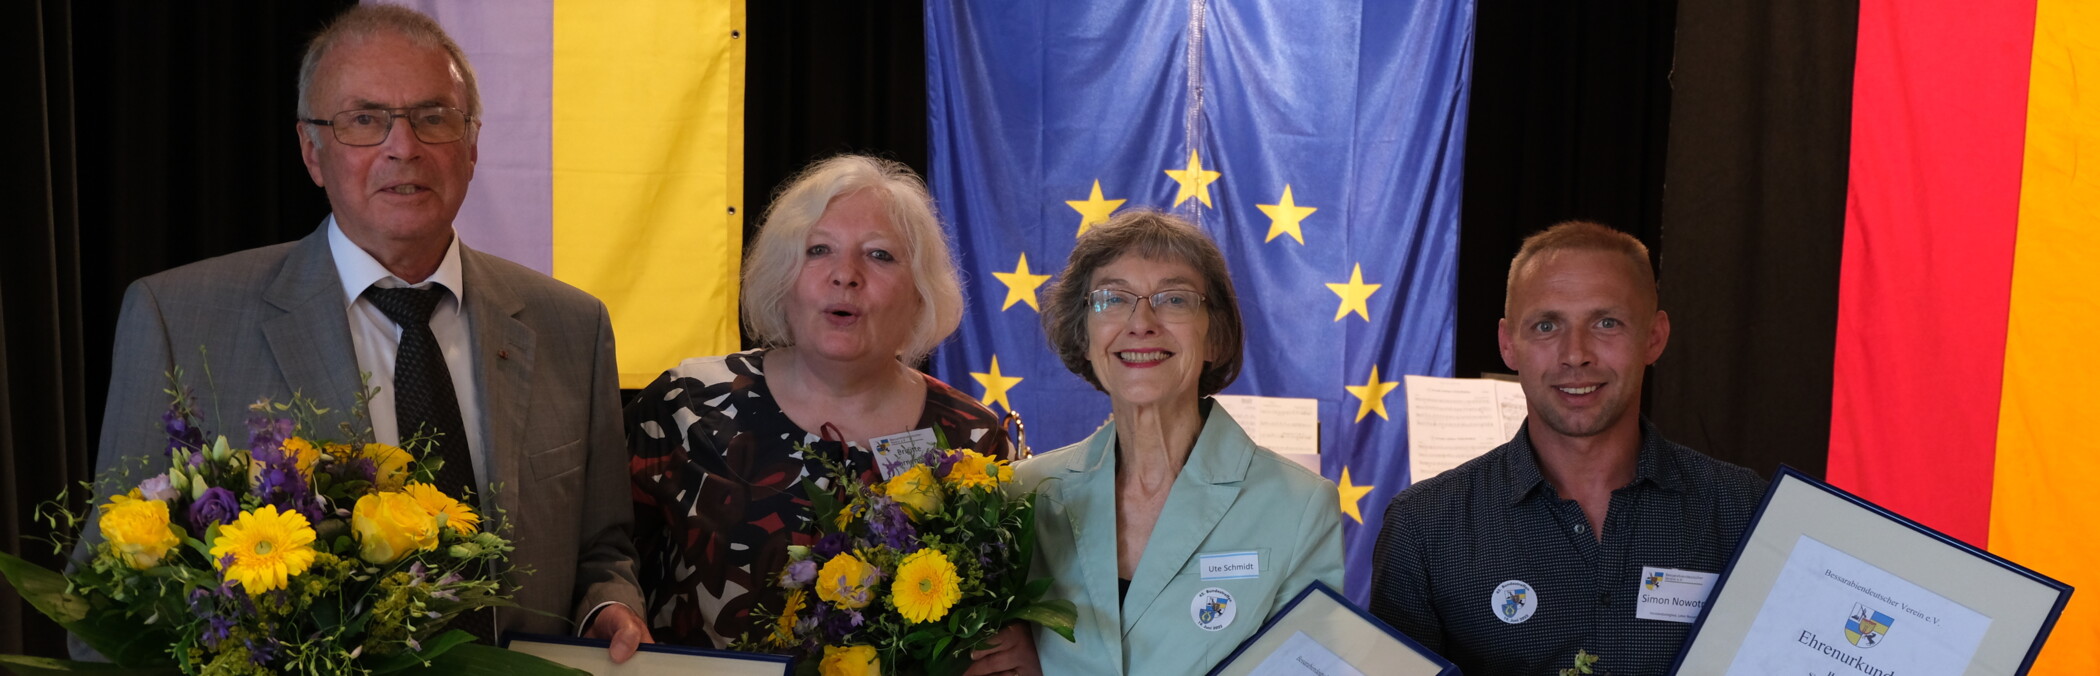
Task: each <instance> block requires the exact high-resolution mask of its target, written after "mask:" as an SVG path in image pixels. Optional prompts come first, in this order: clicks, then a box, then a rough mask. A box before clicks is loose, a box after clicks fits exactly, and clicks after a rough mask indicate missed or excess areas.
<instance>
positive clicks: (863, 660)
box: [817, 645, 882, 676]
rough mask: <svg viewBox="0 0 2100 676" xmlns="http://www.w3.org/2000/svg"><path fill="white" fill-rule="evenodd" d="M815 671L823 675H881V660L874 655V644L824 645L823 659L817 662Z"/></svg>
mask: <svg viewBox="0 0 2100 676" xmlns="http://www.w3.org/2000/svg"><path fill="white" fill-rule="evenodd" d="M817 673H818V674H822V675H823V676H882V660H880V659H878V658H876V656H875V646H871V645H849V646H844V647H840V646H835V645H828V646H824V661H823V662H820V663H818V664H817Z"/></svg>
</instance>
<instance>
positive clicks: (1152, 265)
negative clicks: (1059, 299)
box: [1087, 255, 1211, 408]
mask: <svg viewBox="0 0 2100 676" xmlns="http://www.w3.org/2000/svg"><path fill="white" fill-rule="evenodd" d="M1087 288H1088V289H1115V290H1118V291H1127V292H1130V293H1133V294H1137V295H1139V296H1144V297H1147V298H1144V299H1140V300H1139V301H1137V302H1136V303H1135V307H1134V308H1132V309H1131V311H1130V312H1129V314H1128V315H1127V316H1125V315H1124V313H1123V312H1122V311H1121V310H1115V311H1111V312H1109V313H1106V314H1093V313H1091V311H1089V315H1088V317H1087V361H1088V362H1091V363H1092V364H1093V367H1094V377H1095V378H1096V379H1098V380H1100V382H1101V389H1102V391H1105V392H1107V393H1108V398H1109V400H1110V401H1112V402H1114V404H1115V406H1116V407H1118V408H1121V407H1123V406H1126V405H1128V406H1174V405H1183V404H1186V405H1191V406H1193V405H1194V404H1195V403H1196V399H1197V398H1198V396H1199V395H1200V394H1201V393H1200V392H1199V391H1198V389H1197V384H1198V382H1199V380H1200V379H1201V378H1202V376H1203V364H1204V361H1205V360H1207V359H1209V358H1210V356H1209V355H1210V353H1211V350H1210V313H1209V311H1208V309H1207V308H1201V310H1202V311H1199V312H1197V313H1196V315H1195V316H1194V317H1192V318H1189V319H1186V320H1183V321H1178V322H1175V321H1166V320H1164V319H1161V318H1160V316H1159V313H1158V312H1157V311H1155V310H1154V309H1153V307H1152V302H1151V300H1150V299H1149V297H1150V296H1151V295H1152V294H1155V293H1159V292H1161V291H1171V290H1176V289H1180V290H1188V291H1194V292H1196V293H1199V294H1204V295H1209V290H1208V289H1206V288H1204V284H1203V276H1202V275H1201V274H1199V273H1197V272H1196V269H1195V268H1193V267H1190V266H1189V265H1188V264H1186V263H1182V262H1180V261H1166V260H1152V259H1147V258H1143V257H1139V256H1136V255H1125V256H1123V257H1121V258H1117V259H1115V260H1114V261H1112V262H1110V263H1109V264H1107V265H1103V266H1101V267H1100V268H1097V269H1095V270H1094V274H1093V277H1092V279H1089V280H1088V284H1087Z"/></svg>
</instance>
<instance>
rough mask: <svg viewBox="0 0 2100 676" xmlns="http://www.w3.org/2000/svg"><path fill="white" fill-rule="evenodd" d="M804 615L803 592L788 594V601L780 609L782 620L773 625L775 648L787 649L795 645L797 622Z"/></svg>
mask: <svg viewBox="0 0 2100 676" xmlns="http://www.w3.org/2000/svg"><path fill="white" fill-rule="evenodd" d="M801 614H802V590H800V589H796V590H794V591H790V592H788V593H787V601H786V603H784V604H783V605H782V607H781V609H780V619H779V621H778V622H776V623H775V624H774V625H773V646H774V647H777V648H785V647H788V646H791V645H794V644H795V622H796V621H797V620H800V619H801V618H800V617H799V615H801Z"/></svg>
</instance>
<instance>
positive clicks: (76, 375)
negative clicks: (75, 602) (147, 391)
mask: <svg viewBox="0 0 2100 676" xmlns="http://www.w3.org/2000/svg"><path fill="white" fill-rule="evenodd" d="M0 12H4V14H0V25H4V26H6V28H5V29H4V30H5V31H6V33H5V35H6V37H5V39H0V45H6V46H5V47H0V49H4V50H5V56H4V57H0V63H4V64H6V65H5V66H4V67H5V68H6V69H7V76H6V77H7V81H9V82H14V83H16V84H15V86H14V89H15V91H16V92H18V93H17V98H15V99H14V101H15V103H14V104H13V105H10V106H7V107H6V110H7V113H6V115H7V117H6V118H5V119H6V122H7V128H8V130H9V131H8V133H7V134H5V136H4V137H0V138H5V139H6V140H5V141H4V143H5V145H4V146H0V158H5V159H0V162H5V163H6V164H5V166H6V171H5V175H6V176H7V177H8V180H7V181H5V183H4V187H0V203H5V204H9V205H14V206H15V208H16V211H15V213H13V214H11V215H10V217H9V218H8V221H7V226H6V233H7V235H6V241H5V245H4V246H0V322H4V328H5V331H0V431H4V432H0V516H4V517H5V518H4V521H0V537H4V538H5V540H4V544H0V546H4V548H5V551H6V552H7V553H9V554H13V555H15V556H20V557H23V558H26V559H29V560H30V561H32V562H35V563H38V564H41V565H45V566H51V565H54V564H56V563H58V562H59V561H60V560H62V557H60V556H58V555H57V554H55V553H54V552H53V551H52V548H51V547H50V546H49V545H46V544H44V543H42V542H39V541H37V540H35V539H34V538H38V537H43V536H46V535H48V534H49V533H48V531H47V530H46V529H43V528H39V527H36V525H35V522H34V520H33V518H32V515H33V514H34V511H35V509H36V505H37V503H40V502H42V501H44V500H48V499H51V498H52V497H53V493H55V492H56V488H57V487H61V486H66V485H70V484H72V483H74V482H76V481H79V480H81V479H83V478H85V477H86V476H87V473H88V467H87V465H88V461H87V459H86V457H85V456H84V455H83V454H82V449H85V448H87V446H86V444H87V439H86V435H87V432H86V430H87V423H86V422H85V421H84V420H83V417H84V416H83V414H84V412H85V409H86V407H87V401H88V400H89V399H91V398H93V399H99V397H90V396H88V395H87V394H86V392H85V390H86V378H85V376H84V374H83V373H82V366H81V365H82V363H83V362H84V361H86V360H87V357H86V356H85V355H84V354H83V349H82V329H81V297H80V294H81V270H80V265H81V255H80V231H79V214H78V211H77V205H78V201H77V198H76V194H75V190H76V189H77V187H78V183H77V181H76V180H75V166H74V159H75V156H74V147H73V143H74V137H75V124H74V115H73V111H74V98H73V96H74V92H73V62H72V58H71V53H70V52H71V48H70V45H69V39H68V25H69V24H70V22H71V21H72V19H73V17H72V16H71V15H70V13H69V12H68V8H67V7H66V6H65V5H64V4H63V3H35V2H20V3H8V4H7V5H6V9H5V10H0ZM25 94H26V95H25ZM76 502H77V501H76ZM0 627H5V629H4V630H0V652H4V653H16V654H20V653H23V652H29V651H31V650H36V651H37V652H40V653H41V652H45V651H43V650H41V649H40V648H41V647H42V646H49V645H59V646H63V645H64V644H65V634H64V633H63V632H61V631H60V630H59V629H58V626H57V625H55V624H53V623H51V622H50V621H49V620H46V619H44V617H43V615H40V614H38V613H37V612H36V610H34V609H32V608H30V607H29V605H28V604H26V603H23V602H22V599H21V597H20V596H19V595H17V594H16V593H15V591H14V588H13V587H10V586H5V585H0Z"/></svg>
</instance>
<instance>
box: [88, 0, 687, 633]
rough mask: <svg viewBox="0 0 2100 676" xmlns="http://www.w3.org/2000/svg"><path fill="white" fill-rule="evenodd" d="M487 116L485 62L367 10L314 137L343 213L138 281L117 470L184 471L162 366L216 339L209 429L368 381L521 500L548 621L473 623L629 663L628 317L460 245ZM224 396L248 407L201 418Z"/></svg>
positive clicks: (330, 86) (386, 12) (393, 433)
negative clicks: (282, 237)
mask: <svg viewBox="0 0 2100 676" xmlns="http://www.w3.org/2000/svg"><path fill="white" fill-rule="evenodd" d="M480 105H481V103H480V97H479V93H478V91H477V89H476V87H475V83H474V71H473V68H472V67H471V66H470V65H469V64H468V63H467V59H466V57H465V55H464V54H463V53H462V52H461V51H460V48H459V46H458V45H457V44H455V43H454V42H453V41H452V39H451V38H450V37H448V36H446V35H445V33H444V31H443V30H442V29H441V28H439V27H438V25H437V23H436V22H435V21H433V20H431V19H430V18H429V17H427V16H424V15H422V14H419V13H417V12H414V11H412V10H408V9H404V8H400V7H394V6H387V5H363V6H360V7H356V8H353V9H351V10H349V11H348V12H346V13H344V14H343V15H342V16H340V17H338V18H337V19H336V20H335V21H334V22H333V23H332V24H331V25H330V26H329V27H328V28H327V29H326V30H324V31H323V32H322V33H321V34H320V35H318V36H316V37H315V38H314V40H313V42H312V43H311V44H310V45H309V46H308V48H307V53H306V57H305V61H304V62H303V63H302V66H301V69H300V75H299V118H300V119H299V122H298V124H297V133H298V134H299V140H300V153H301V155H302V156H303V158H304V160H305V163H306V168H307V172H308V173H309V174H311V175H312V177H313V181H314V183H316V184H318V185H320V186H321V187H322V188H323V189H325V190H326V191H327V193H328V201H329V206H330V207H331V209H332V210H333V213H332V214H331V215H330V216H329V217H328V219H327V220H326V221H324V222H323V223H322V224H321V227H320V228H319V229H317V230H315V231H314V233H313V234H311V235H308V236H307V237H306V238H305V239H302V240H299V241H297V242H291V243H287V244H279V245H276V246H269V247H263V248H260V249H253V250H249V251H243V252H239V253H235V254H231V255H227V256H222V257H219V258H214V259H211V260H207V261H203V262H199V263H195V264H191V265H187V266H183V267H180V268H176V269H174V270H169V271H167V272H163V273H160V274H156V275H153V276H150V277H147V278H145V279H141V280H139V281H138V282H137V283H134V284H132V285H131V288H130V289H129V290H128V291H127V292H126V293H125V296H124V309H123V314H122V317H121V319H119V321H118V329H117V331H118V333H117V347H116V354H115V362H114V367H113V368H112V374H111V377H110V389H109V401H108V408H107V411H106V413H105V415H104V418H103V423H102V444H101V451H100V457H99V462H100V464H101V466H102V467H104V468H108V467H113V466H115V465H116V464H118V463H125V462H130V463H138V462H147V463H151V462H165V460H164V459H162V458H161V457H160V455H161V454H160V449H161V448H163V447H164V446H165V441H163V440H162V439H161V438H160V436H159V435H160V434H161V432H160V431H159V429H158V427H159V426H158V425H157V421H158V419H159V415H160V413H161V412H162V411H164V410H165V409H166V406H167V398H166V397H165V396H162V395H161V390H162V389H163V387H164V386H165V379H164V378H165V376H164V375H163V374H165V373H167V372H168V371H170V370H171V369H173V368H175V367H178V366H179V367H181V368H182V370H183V371H184V372H186V373H188V374H192V376H195V375H199V374H203V373H205V362H206V361H207V358H206V357H205V356H203V355H200V354H199V352H200V350H199V347H200V346H201V347H203V348H206V349H208V350H209V357H208V361H209V362H210V367H211V373H212V375H213V379H212V388H211V389H212V391H213V392H215V393H216V396H213V395H211V394H207V395H205V396H202V397H200V399H201V403H200V406H201V407H202V408H201V409H200V413H201V414H202V415H203V419H205V420H212V419H214V417H217V418H218V419H221V420H240V419H242V418H244V417H245V416H244V415H243V413H242V412H241V411H239V410H238V409H237V408H235V405H234V402H236V401H238V402H242V403H245V402H247V401H252V398H253V397H256V396H268V397H270V398H271V399H272V400H275V401H285V400H288V399H289V398H290V396H291V395H292V393H294V392H303V393H304V394H305V395H307V396H308V397H311V398H313V399H315V400H317V401H318V402H319V403H320V404H321V405H323V406H327V407H330V408H332V409H334V410H337V411H347V410H349V409H350V405H351V403H352V402H351V400H350V399H351V393H353V392H355V391H356V390H357V389H358V387H359V383H360V376H361V374H370V377H371V383H372V384H373V385H376V386H378V387H380V388H381V390H382V391H381V392H380V394H379V395H378V396H377V397H376V398H375V399H374V400H373V401H372V402H371V410H370V413H371V424H372V427H373V432H374V434H375V436H376V437H377V438H378V440H379V441H381V442H384V443H398V441H399V440H400V439H401V438H403V437H408V436H412V435H413V434H415V433H416V432H417V431H418V430H426V431H427V430H435V431H438V432H440V433H444V432H446V431H447V430H451V432H450V433H444V434H440V435H439V436H438V441H437V443H438V444H439V446H440V450H441V451H442V452H444V453H445V454H446V455H447V457H452V458H459V459H463V460H467V461H468V462H465V463H448V464H447V469H448V470H450V471H451V472H453V474H452V476H453V478H454V479H455V480H457V481H458V483H460V484H468V482H471V484H470V485H471V486H473V487H474V488H475V489H476V493H478V494H479V495H480V496H481V497H480V500H481V502H482V504H483V506H484V507H486V506H489V505H491V504H493V505H498V506H501V507H502V508H503V509H505V510H507V518H508V519H509V521H510V524H511V526H512V528H513V529H514V530H513V531H512V533H511V535H512V539H513V540H514V541H515V543H516V546H517V550H516V552H515V553H514V558H513V562H514V563H516V564H517V565H519V566H520V567H521V568H527V569H530V570H531V571H532V573H531V575H530V576H529V577H522V578H515V579H512V580H510V584H509V585H507V586H509V587H511V588H513V589H514V590H515V593H516V600H517V602H518V604H519V605H521V606H522V607H523V608H524V609H525V610H527V611H539V612H537V613H536V612H517V611H504V612H499V613H498V614H497V615H496V616H495V618H494V619H493V622H494V625H493V626H475V627H469V628H470V629H472V630H475V631H477V633H481V634H486V635H490V636H491V637H493V636H494V634H493V633H492V632H491V631H490V630H491V629H495V630H497V631H509V630H523V631H533V632H561V631H563V630H564V629H565V628H566V623H564V622H563V621H562V620H561V619H559V618H575V619H576V620H577V623H578V625H579V626H581V627H583V632H584V633H585V634H586V635H588V636H592V637H598V638H605V639H610V640H611V641H612V657H613V659H614V660H615V661H622V662H624V661H626V659H627V658H628V657H629V656H631V655H632V654H633V653H634V651H635V649H636V646H637V644H638V643H640V642H643V641H648V640H650V639H649V634H648V629H647V625H646V624H644V623H643V622H642V621H641V617H640V615H638V614H637V612H636V610H635V609H639V608H642V607H643V605H642V597H641V593H640V590H639V588H638V587H637V585H636V582H635V575H634V570H633V559H634V552H633V548H632V545H631V544H630V537H629V530H630V529H631V524H632V514H631V512H630V509H629V505H630V503H629V500H628V497H627V493H628V476H627V471H626V459H627V456H626V452H625V450H624V449H625V444H624V443H623V442H622V437H621V413H620V405H619V388H618V382H617V378H616V376H615V369H614V362H613V335H612V326H611V323H610V321H609V319H608V317H607V314H606V310H605V306H604V304H603V303H600V302H599V301H598V300H597V299H596V298H593V297H591V296H590V295H588V294H586V293H584V292H582V291H579V290H577V289H575V288H574V287H570V286H568V285H566V284H563V283H561V282H557V281H555V280H553V279H551V278H548V277H547V276H545V275H542V274H539V273H537V272H534V271H532V270H529V269H527V268H524V267H522V266H519V265H517V264H514V263H511V262H509V261H505V260H503V259H500V258H497V257H495V256H491V255H488V254H484V253H481V252H478V251H474V250H472V249H469V248H467V247H466V246H464V245H463V244H461V243H460V241H459V238H458V237H457V236H456V235H455V234H454V232H453V229H452V220H453V217H454V216H455V215H457V214H458V213H459V208H460V203H461V202H462V201H463V200H465V198H466V192H467V184H468V183H469V181H471V180H472V179H473V177H474V162H475V156H476V148H475V142H476V136H477V133H478V131H479V127H480V120H479V116H480ZM411 377H420V378H423V380H416V381H414V382H411V380H410V379H409V378H411ZM404 385H407V386H406V387H404ZM220 400H223V401H224V402H225V403H226V404H227V405H228V406H227V408H229V409H233V410H224V411H218V410H203V409H210V408H211V407H213V406H214V405H216V404H217V403H218V401H220ZM468 465H470V466H471V469H472V473H471V475H468V474H466V473H464V471H463V470H465V469H467V467H466V466H468ZM444 479H445V477H444V476H443V473H442V472H441V475H440V477H439V480H440V482H441V483H442V482H443V481H444ZM540 613H546V615H542V614H540ZM482 621H489V620H488V619H487V618H482Z"/></svg>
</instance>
